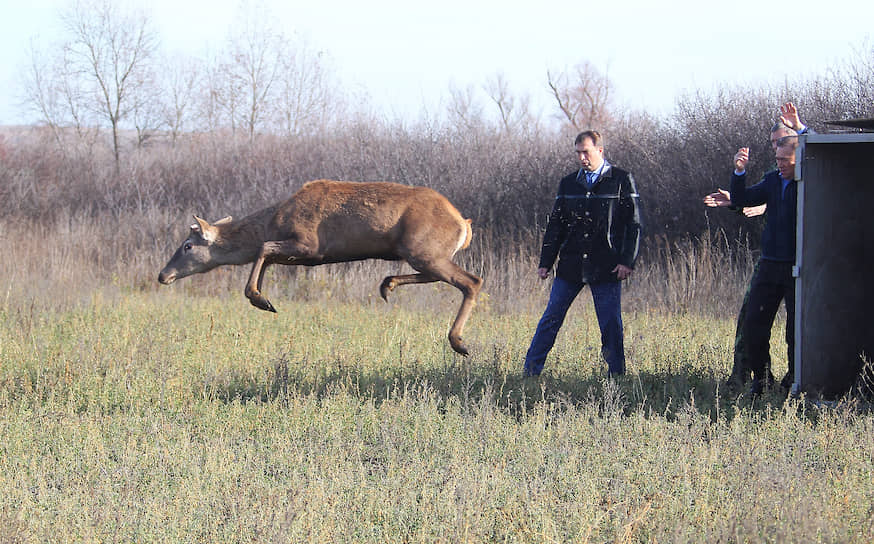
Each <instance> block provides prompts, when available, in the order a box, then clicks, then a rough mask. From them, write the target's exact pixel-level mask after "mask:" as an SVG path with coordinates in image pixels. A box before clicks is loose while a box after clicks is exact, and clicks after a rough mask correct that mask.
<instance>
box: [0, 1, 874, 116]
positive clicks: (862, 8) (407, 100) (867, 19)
mask: <svg viewBox="0 0 874 544" xmlns="http://www.w3.org/2000/svg"><path fill="white" fill-rule="evenodd" d="M70 3H71V2H70V0H25V1H22V0H0V14H2V16H0V124H19V123H26V122H29V121H32V120H33V119H32V117H28V116H27V115H25V114H24V113H23V110H22V108H21V106H20V97H21V94H22V86H21V79H22V78H21V73H22V71H23V70H24V69H25V66H26V64H27V62H28V58H29V56H28V44H29V43H30V42H31V40H33V41H34V43H36V44H41V43H45V42H48V41H50V40H53V39H56V37H57V34H58V31H59V30H58V28H59V25H58V14H59V13H60V11H61V10H63V9H64V8H65V7H67V6H69V5H70ZM129 4H130V5H133V6H137V7H141V8H142V9H144V10H145V12H146V13H147V14H148V15H149V17H150V18H151V20H152V22H153V23H154V25H155V28H156V29H157V30H158V32H159V35H160V37H161V43H162V46H163V49H164V50H165V51H168V52H184V53H186V54H189V55H194V56H197V55H201V54H204V53H205V52H206V51H210V50H211V51H215V50H218V49H219V48H220V47H221V46H222V43H223V41H224V39H225V37H226V36H227V35H228V33H229V30H230V29H231V27H232V25H234V23H235V18H236V16H237V14H238V13H239V10H238V8H239V5H240V3H239V2H238V1H236V0H231V1H226V0H129ZM262 4H264V5H265V6H267V8H268V9H269V10H270V12H271V13H272V14H273V16H274V17H275V20H276V21H277V22H278V23H279V24H280V25H281V28H283V29H284V30H286V31H287V33H288V34H290V35H291V34H294V33H297V34H299V35H303V36H304V37H306V39H307V41H308V42H309V43H310V45H311V46H313V47H314V48H317V49H320V50H322V51H325V52H326V53H327V54H328V56H329V58H330V59H331V61H332V65H333V67H334V70H335V72H336V73H337V75H338V78H339V79H340V81H342V82H343V83H344V84H345V85H347V86H349V87H350V88H352V89H356V90H363V91H365V92H367V93H368V94H369V95H370V97H371V99H372V102H373V104H374V105H375V106H376V107H378V108H381V109H382V110H383V111H384V112H386V113H387V114H389V115H392V116H403V117H416V116H417V115H418V114H419V113H420V112H421V111H422V110H423V108H427V109H428V110H429V111H432V112H433V111H442V108H443V106H445V105H446V103H447V101H448V94H449V89H450V87H452V86H454V87H455V88H466V87H468V86H474V87H481V86H482V85H483V84H484V83H485V82H486V81H487V79H488V78H490V77H492V76H494V75H495V74H498V73H501V74H503V76H504V77H505V78H506V79H507V80H508V82H509V83H510V90H511V91H512V92H513V93H514V94H517V95H519V94H528V95H529V96H530V97H531V99H532V101H533V103H534V104H535V105H541V106H542V107H552V103H551V102H550V100H551V99H550V96H549V94H548V92H549V91H548V88H547V87H546V72H547V70H549V69H551V70H556V71H557V70H562V69H565V68H569V67H572V66H573V65H575V64H577V63H579V62H582V61H589V62H591V63H593V64H594V65H595V66H596V67H597V68H599V69H601V70H602V71H605V72H606V73H607V75H608V76H609V77H610V79H611V80H612V81H613V83H614V85H615V90H616V96H617V98H618V99H619V103H620V104H622V105H626V106H629V107H632V108H636V109H644V110H648V111H651V112H652V113H654V114H660V113H667V112H669V111H671V109H672V108H673V105H674V100H675V99H676V97H677V96H679V95H681V94H682V93H686V92H690V91H694V90H696V89H702V90H705V91H708V90H712V89H713V88H714V86H716V85H718V84H728V85H732V86H735V85H746V84H751V85H758V84H761V83H765V82H777V83H779V82H782V81H784V79H786V78H789V79H790V80H791V79H792V78H794V77H795V76H796V75H802V76H803V75H812V74H821V73H825V71H826V70H827V69H828V67H829V66H830V65H832V64H834V63H842V62H844V61H845V60H847V59H849V58H851V57H852V55H853V51H854V49H858V48H860V47H862V46H863V45H865V44H866V43H867V47H868V48H870V47H871V45H872V39H874V2H871V1H870V0H852V1H851V0H830V1H826V2H824V1H822V0H796V1H792V2H783V3H779V2H772V1H770V0H756V1H752V0H739V1H736V2H732V3H721V2H701V1H693V0H677V1H670V0H665V1H662V2H657V1H655V0H645V1H644V0H612V1H610V2H604V1H602V2H583V1H580V0H576V1H569V0H551V1H544V2H532V1H530V0H526V1H512V0H510V1H507V0H503V1H497V0H441V1H439V2H434V1H430V2H422V1H417V0H369V1H361V0H354V1H352V0H262ZM866 40H868V41H867V42H866Z"/></svg>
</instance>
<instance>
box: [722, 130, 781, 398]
mask: <svg viewBox="0 0 874 544" xmlns="http://www.w3.org/2000/svg"><path fill="white" fill-rule="evenodd" d="M797 147H798V137H797V136H786V137H784V138H781V139H780V140H779V141H778V142H777V151H776V153H775V155H776V159H777V170H774V171H771V172H768V173H767V174H765V176H764V177H763V178H762V180H761V181H760V182H759V183H757V184H755V185H753V186H752V187H747V186H746V166H747V163H748V162H749V148H746V147H742V148H740V150H738V152H737V153H736V154H735V156H734V173H733V174H732V178H731V203H732V204H733V205H735V206H756V205H760V204H767V205H768V215H767V220H766V222H765V228H764V230H763V231H762V256H761V258H760V259H759V263H758V265H757V267H756V272H755V274H754V275H753V279H752V281H751V282H750V292H749V300H748V302H747V313H746V316H745V321H744V325H743V329H744V337H745V338H746V351H747V361H748V363H749V365H750V368H751V369H752V371H753V380H752V384H751V387H750V392H751V393H752V394H754V395H757V394H760V393H761V392H762V389H763V386H764V385H765V383H766V380H767V363H768V361H769V360H770V353H769V350H770V341H771V327H772V326H773V324H774V317H775V316H776V315H777V310H778V309H779V308H780V301H781V300H782V301H784V303H785V304H786V344H787V347H788V361H789V365H788V366H789V370H788V371H787V372H786V375H785V376H784V377H783V379H782V380H781V382H780V384H781V386H783V387H784V388H785V389H787V390H788V388H789V387H790V386H791V385H792V381H793V380H794V377H795V278H794V277H793V276H792V266H793V265H794V264H795V220H796V197H797V194H798V193H797V190H798V184H797V183H796V181H795V150H796V148H797Z"/></svg>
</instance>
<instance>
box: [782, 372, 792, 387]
mask: <svg viewBox="0 0 874 544" xmlns="http://www.w3.org/2000/svg"><path fill="white" fill-rule="evenodd" d="M793 383H795V376H794V374H789V373H788V372H787V373H786V375H785V376H783V379H782V380H780V387H782V388H783V389H785V390H786V391H789V390H790V389H792V384H793Z"/></svg>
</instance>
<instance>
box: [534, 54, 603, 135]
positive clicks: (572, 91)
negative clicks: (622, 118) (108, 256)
mask: <svg viewBox="0 0 874 544" xmlns="http://www.w3.org/2000/svg"><path fill="white" fill-rule="evenodd" d="M546 76H547V80H548V83H549V88H550V89H551V90H552V94H553V96H554V97H555V101H556V103H557V105H558V107H559V109H560V110H561V114H562V117H563V118H564V119H565V120H566V121H567V122H568V123H569V124H570V125H571V126H572V127H573V128H575V129H577V130H582V129H583V128H588V127H599V128H600V127H605V126H608V125H609V124H610V121H611V111H610V108H611V106H612V102H611V99H612V94H613V83H612V82H611V81H610V79H609V78H608V77H607V75H606V74H602V73H601V72H600V71H599V70H598V69H597V68H595V66H593V65H592V63H590V62H589V61H585V62H582V63H580V64H577V65H576V66H574V67H573V69H571V70H570V71H569V72H568V71H564V72H559V73H558V74H553V73H552V72H547V73H546Z"/></svg>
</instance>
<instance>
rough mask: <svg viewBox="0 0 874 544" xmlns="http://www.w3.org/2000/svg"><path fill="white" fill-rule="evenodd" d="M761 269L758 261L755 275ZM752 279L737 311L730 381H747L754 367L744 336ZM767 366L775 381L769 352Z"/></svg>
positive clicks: (754, 269)
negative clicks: (751, 363) (749, 359)
mask: <svg viewBox="0 0 874 544" xmlns="http://www.w3.org/2000/svg"><path fill="white" fill-rule="evenodd" d="M758 271H759V262H758V261H757V262H756V266H755V268H753V277H755V275H756V274H757V273H758ZM752 285H753V284H752V281H750V283H749V284H748V285H747V290H746V292H745V293H744V300H743V304H741V307H740V311H739V312H738V313H737V327H736V328H735V332H734V365H733V366H732V369H731V376H730V377H729V381H734V382H737V383H740V384H743V383H746V382H748V381H749V379H750V373H751V372H752V368H750V364H749V362H748V361H747V342H746V337H745V336H744V326H745V323H746V319H747V304H749V301H750V289H751V288H752ZM765 368H766V369H767V372H768V376H769V377H768V381H769V382H771V381H773V377H771V375H770V372H771V355H770V353H769V354H768V357H767V359H766V361H765Z"/></svg>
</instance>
